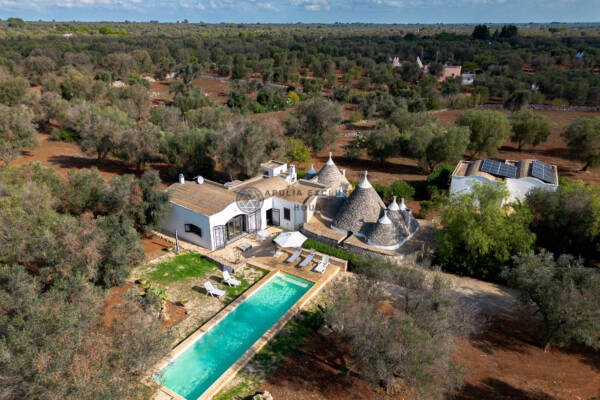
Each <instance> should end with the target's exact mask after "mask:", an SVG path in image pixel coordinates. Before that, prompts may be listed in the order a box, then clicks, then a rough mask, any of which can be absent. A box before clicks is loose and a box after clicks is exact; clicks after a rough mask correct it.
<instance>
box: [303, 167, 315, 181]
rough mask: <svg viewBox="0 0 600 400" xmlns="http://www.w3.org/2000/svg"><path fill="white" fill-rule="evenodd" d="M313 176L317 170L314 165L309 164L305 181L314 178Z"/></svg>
mask: <svg viewBox="0 0 600 400" xmlns="http://www.w3.org/2000/svg"><path fill="white" fill-rule="evenodd" d="M315 175H317V170H316V169H315V165H314V164H310V169H309V170H308V171H307V172H306V177H305V178H306V179H310V178H312V177H314V176H315Z"/></svg>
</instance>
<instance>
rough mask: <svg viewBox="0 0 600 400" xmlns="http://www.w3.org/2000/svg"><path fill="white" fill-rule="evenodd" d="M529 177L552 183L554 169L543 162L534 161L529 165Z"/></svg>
mask: <svg viewBox="0 0 600 400" xmlns="http://www.w3.org/2000/svg"><path fill="white" fill-rule="evenodd" d="M531 176H533V177H534V178H538V179H541V180H543V181H544V182H547V183H554V168H552V166H551V165H549V164H546V163H545V162H541V161H537V160H534V161H533V162H532V163H531Z"/></svg>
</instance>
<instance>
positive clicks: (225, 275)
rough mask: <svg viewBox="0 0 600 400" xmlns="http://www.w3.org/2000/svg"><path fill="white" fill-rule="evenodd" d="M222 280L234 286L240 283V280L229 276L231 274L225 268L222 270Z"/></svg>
mask: <svg viewBox="0 0 600 400" xmlns="http://www.w3.org/2000/svg"><path fill="white" fill-rule="evenodd" d="M223 282H224V283H226V284H228V285H229V286H232V287H236V286H239V285H241V284H242V282H240V281H239V280H237V279H235V278H234V277H233V276H231V274H230V273H229V271H227V270H224V271H223Z"/></svg>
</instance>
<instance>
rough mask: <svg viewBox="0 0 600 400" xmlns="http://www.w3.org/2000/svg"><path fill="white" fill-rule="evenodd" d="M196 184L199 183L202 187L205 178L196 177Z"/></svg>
mask: <svg viewBox="0 0 600 400" xmlns="http://www.w3.org/2000/svg"><path fill="white" fill-rule="evenodd" d="M196 183H197V184H198V185H202V184H203V183H204V178H203V177H201V176H197V177H196Z"/></svg>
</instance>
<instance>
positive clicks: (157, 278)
mask: <svg viewBox="0 0 600 400" xmlns="http://www.w3.org/2000/svg"><path fill="white" fill-rule="evenodd" d="M259 272H260V273H261V277H262V276H264V275H265V274H266V271H262V270H260V271H259ZM213 276H216V277H218V278H219V280H218V282H216V283H217V285H218V287H219V288H220V289H223V290H225V293H226V294H225V296H224V297H223V298H222V300H223V302H224V303H226V304H228V303H230V302H231V301H233V300H234V299H235V298H236V297H238V296H239V295H240V294H242V293H243V292H244V291H246V289H248V288H249V287H250V286H251V283H250V282H248V280H247V279H245V278H244V277H241V276H236V278H237V279H239V280H240V282H241V284H240V285H239V286H237V287H230V286H228V285H226V284H224V283H223V282H221V280H220V278H221V268H220V267H219V264H217V263H216V262H214V261H212V260H210V259H208V258H206V257H204V256H202V255H200V254H198V253H193V252H190V253H183V254H180V255H178V256H176V257H173V258H172V259H170V260H167V261H165V262H162V263H160V264H157V265H154V266H152V267H151V268H150V270H149V272H148V274H147V276H146V277H147V278H148V280H150V281H151V282H153V283H156V284H158V285H168V284H170V283H174V282H179V281H185V280H186V279H189V278H199V277H205V278H206V279H209V278H210V277H213ZM258 279H260V277H259V278H258ZM213 283H215V282H213Z"/></svg>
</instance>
